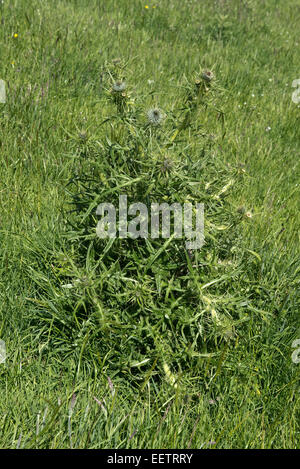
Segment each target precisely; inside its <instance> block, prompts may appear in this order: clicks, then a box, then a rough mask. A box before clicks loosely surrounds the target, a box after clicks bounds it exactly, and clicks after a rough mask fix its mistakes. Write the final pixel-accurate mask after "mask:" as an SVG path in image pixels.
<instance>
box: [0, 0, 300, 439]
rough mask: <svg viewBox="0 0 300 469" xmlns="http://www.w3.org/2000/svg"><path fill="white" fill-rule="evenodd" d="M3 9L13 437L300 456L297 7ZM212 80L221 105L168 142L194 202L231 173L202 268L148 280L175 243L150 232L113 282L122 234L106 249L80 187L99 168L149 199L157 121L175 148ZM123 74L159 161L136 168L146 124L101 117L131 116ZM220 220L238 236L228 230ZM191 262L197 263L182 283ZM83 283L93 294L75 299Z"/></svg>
mask: <svg viewBox="0 0 300 469" xmlns="http://www.w3.org/2000/svg"><path fill="white" fill-rule="evenodd" d="M146 5H147V6H148V7H149V8H145V6H146ZM154 7H155V8H154ZM0 15H1V30H0V52H1V61H0V78H1V79H3V80H5V82H6V90H7V102H6V103H5V104H0V125H1V133H0V152H1V166H0V207H1V215H0V242H1V252H0V269H1V270H0V271H1V278H0V338H1V339H3V340H4V341H5V342H6V347H7V360H6V363H5V364H1V365H0V446H1V447H3V448H15V447H19V448H69V447H73V448H85V447H87V448H200V447H209V448H296V447H299V438H300V435H299V432H300V430H299V365H297V364H294V363H293V362H292V359H291V354H292V348H291V344H292V342H293V340H295V339H297V338H300V328H299V272H300V262H299V220H300V217H299V176H300V172H299V148H300V145H299V142H300V139H299V137H300V134H299V112H300V109H299V105H297V104H296V103H294V102H292V99H291V96H292V92H293V91H294V89H293V88H292V86H291V84H292V81H293V80H295V79H297V78H300V39H299V27H300V6H299V4H298V2H297V1H296V0H285V1H278V0H266V1H258V0H247V1H246V0H245V1H242V2H241V1H235V0H228V1H225V0H223V1H222V0H219V1H214V2H212V1H208V0H203V1H192V0H190V1H184V2H182V1H177V0H172V1H166V0H163V1H161V2H152V1H151V2H147V3H146V2H140V1H137V0H132V1H129V0H123V1H115V0H106V1H105V2H102V1H101V2H100V1H96V0H80V1H79V0H78V1H77V0H61V1H53V0H49V1H41V0H40V1H38V0H32V1H30V2H28V1H25V0H13V1H10V2H6V1H4V2H3V3H1V5H0ZM15 34H17V35H18V36H17V37H14V35H15ZM115 59H120V62H118V63H117V64H115V62H114V61H115ZM203 69H211V70H213V73H214V74H215V76H216V83H217V85H216V89H215V95H214V101H213V103H212V107H211V108H208V110H207V109H206V110H205V109H204V108H200V109H199V112H198V114H197V116H195V118H194V119H195V121H194V122H192V123H191V128H190V129H185V131H184V132H183V133H182V138H181V140H180V141H179V142H178V143H176V142H177V141H175V142H174V145H170V146H169V147H167V150H166V151H168V152H169V153H171V158H172V159H173V160H174V161H175V168H176V171H175V173H174V174H173V175H171V176H170V177H169V179H168V178H166V179H163V180H160V179H155V184H154V186H155V185H156V183H157V191H158V192H157V193H158V194H163V193H164V190H165V191H166V194H168V193H170V194H171V195H172V194H174V193H177V191H178V194H180V196H182V197H184V196H185V192H186V193H187V194H188V193H189V194H190V193H191V192H189V190H187V189H186V187H187V186H188V187H190V186H189V184H190V183H191V182H193V183H197V181H199V184H200V185H201V184H202V186H203V187H202V186H201V187H202V188H201V191H202V192H201V194H203V196H205V197H206V199H207V200H208V204H209V203H210V202H209V200H210V199H211V198H213V195H214V194H215V193H218V192H219V191H220V190H222V188H223V187H226V185H227V184H228V182H229V181H231V185H230V187H229V189H228V190H227V191H226V200H224V205H223V206H222V207H221V206H220V210H219V211H218V210H217V209H215V208H214V207H215V206H214V205H212V206H211V207H212V208H211V212H210V213H208V222H209V223H210V225H208V227H207V230H208V233H207V235H208V238H207V239H208V240H209V242H208V245H207V247H206V248H204V249H203V250H201V251H200V252H199V253H197V254H196V255H195V256H196V260H195V262H196V265H197V268H196V269H195V268H194V267H193V266H191V265H190V264H189V262H188V259H187V257H185V256H184V255H183V254H182V255H181V252H180V249H179V248H178V249H177V248H175V247H170V246H169V247H167V248H166V249H164V250H163V252H162V256H160V257H159V258H157V259H154V262H153V265H152V267H151V269H150V270H149V271H147V272H146V274H147V275H146V274H145V275H144V274H143V273H141V270H140V266H143V259H144V257H145V256H147V254H146V248H148V247H149V252H148V257H149V256H151V255H154V256H155V252H157V250H158V249H159V248H160V247H161V246H163V243H161V244H158V245H157V246H156V245H155V246H152V248H151V246H148V245H147V246H146V244H145V243H144V242H143V241H140V242H139V248H138V249H136V247H135V246H136V245H134V243H125V244H122V243H119V244H117V246H116V247H114V246H112V247H111V248H110V251H109V252H108V254H105V255H106V256H107V257H106V258H105V259H104V261H103V262H102V261H101V262H102V264H101V265H100V264H99V265H100V267H99V266H98V267H97V269H98V268H99V269H100V273H99V271H98V270H97V269H96V268H94V267H93V266H94V265H95V262H96V260H95V259H96V254H97V252H98V253H99V249H100V253H101V249H102V250H103V249H104V248H103V246H105V243H104V244H102V245H101V244H99V245H97V246H96V247H95V245H94V244H93V246H92V248H91V250H93V252H95V253H96V254H95V255H92V254H90V253H91V250H90V251H87V250H86V249H87V248H86V245H85V244H84V242H83V241H82V238H81V237H80V236H81V235H82V232H81V231H80V228H79V227H78V232H77V233H76V228H75V229H74V227H73V229H71V228H70V224H69V222H68V220H69V210H70V206H69V204H70V200H71V198H72V191H73V189H69V186H68V183H69V182H70V180H71V179H72V180H74V178H76V177H78V178H79V181H81V180H82V178H83V176H88V175H90V174H92V173H93V174H94V175H95V174H96V176H97V177H98V178H99V179H100V180H101V183H100V185H99V191H100V189H101V187H100V186H102V185H103V186H107V187H115V186H118V184H122V183H124V181H129V182H130V181H131V182H130V184H132V180H133V179H134V178H135V177H138V176H139V175H142V177H143V181H144V184H145V186H142V187H141V188H140V189H139V190H140V191H141V193H142V192H143V188H144V189H145V187H147V178H148V183H149V184H150V185H151V178H150V177H149V175H151V174H153V173H152V172H151V171H152V167H155V168H156V166H155V165H156V164H157V161H158V160H159V158H160V155H161V154H164V152H165V149H164V148H163V149H162V146H163V143H161V142H162V141H161V140H159V138H158V139H155V138H154V137H153V142H152V141H151V142H150V143H149V142H148V140H147V135H148V134H147V132H146V131H145V132H144V131H143V127H142V126H143V119H144V117H143V113H144V112H145V111H146V110H147V109H148V108H149V107H151V106H159V107H160V108H161V109H162V110H163V111H164V112H165V113H166V115H167V119H166V123H165V124H164V125H165V130H163V137H162V140H163V142H165V141H166V139H168V138H169V137H170V136H171V135H172V133H173V131H174V129H175V128H176V126H177V125H178V119H179V117H178V115H179V114H178V109H181V107H182V105H183V104H182V103H183V102H184V95H185V92H186V90H187V89H188V88H189V86H190V84H193V82H194V80H195V79H196V78H197V77H199V76H200V74H201V71H202V70H203ZM116 70H117V71H116ZM114 72H116V73H118V76H119V77H120V78H124V79H125V80H126V83H127V86H128V92H129V93H130V96H131V99H132V102H133V104H132V108H133V109H134V110H136V113H137V116H138V117H137V121H135V120H134V121H132V122H133V124H132V125H133V126H135V127H134V128H136V129H140V128H141V129H142V130H140V135H141V142H142V143H141V145H142V147H143V149H144V150H143V153H144V160H142V161H140V160H139V161H137V162H135V156H134V155H132V154H130V155H131V156H130V158H132V161H131V160H130V161H128V160H127V159H126V158H127V156H126V155H128V153H126V152H127V146H128V145H129V144H130V142H131V137H130V135H129V136H128V132H129V131H128V129H129V124H128V126H127V127H126V125H127V124H126V125H125V130H124V126H123V123H122V122H123V121H122V120H121V121H118V120H108V121H107V123H105V124H103V121H105V120H106V119H111V116H113V115H115V114H116V110H115V108H114V105H113V104H112V103H111V101H110V100H109V99H108V98H109V87H110V85H111V83H110V81H109V80H110V77H109V73H114ZM148 80H153V83H150V84H149V83H148ZM213 104H215V106H216V108H217V109H221V110H222V112H223V113H224V116H225V117H224V126H222V125H221V122H220V120H217V118H216V116H217V114H216V112H214V110H213ZM116 119H118V118H116ZM139 119H140V122H141V124H140V125H141V127H139V123H138V122H139ZM130 125H131V124H130ZM198 125H199V126H200V127H199V128H200V129H201V132H202V134H203V135H204V136H203V135H202V134H201V135H200V133H199V132H198V130H199V128H198V127H197V126H198ZM269 128H270V129H269ZM126 129H127V130H126ZM267 129H268V130H267ZM82 132H86V133H87V139H86V140H87V141H86V140H85V139H82V138H81V137H80V133H82ZM143 132H144V133H143ZM82 140H84V142H82ZM111 142H113V144H114V147H113V148H114V149H115V148H116V144H117V145H119V147H117V149H116V150H112V143H111ZM115 155H117V156H115ZM122 155H123V156H122ZM120 158H121V160H120ZM122 158H123V159H122ZM153 158H154V160H153ZM190 161H192V163H190ZM189 175H190V179H189ZM153 177H156V176H153ZM101 178H102V179H101ZM126 178H127V179H126ZM157 181H159V182H157ZM133 187H135V186H133ZM151 187H152V186H151ZM205 187H206V188H207V187H212V188H213V189H212V192H209V190H208V192H207V191H206V189H205ZM164 188H165V189H164ZM81 189H82V187H81ZM93 190H94V189H93ZM151 190H153V191H154V190H156V187H153V189H151ZM159 191H160V192H159ZM73 192H74V191H73ZM131 194H132V195H137V194H138V192H137V193H136V192H135V191H134V190H133V191H132V193H131ZM196 195H197V194H196V193H195V197H196ZM199 201H200V202H201V201H202V200H199ZM221 208H222V211H221ZM241 208H242V209H241ZM223 209H224V210H223ZM243 211H246V212H247V211H249V212H251V214H252V218H247V217H245V216H242V215H241V216H240V215H238V214H239V213H243ZM71 217H72V215H71ZM75 221H76V223H77V219H76V218H74V219H73V222H74V223H75ZM94 221H95V220H94ZM95 223H96V222H95ZM211 224H213V225H214V224H215V225H223V224H225V225H228V226H229V229H228V230H227V231H226V230H225V233H223V231H222V233H221V235H220V236H221V237H220V238H218V236H219V234H218V233H219V231H218V230H217V229H215V231H214V227H213V226H212V225H211ZM75 226H77V225H75ZM209 226H210V227H211V231H209ZM91 228H92V227H91V226H90V229H91ZM70 231H71V234H70ZM89 233H90V234H91V233H92V231H90V232H89ZM227 233H228V234H227ZM154 248H155V249H156V250H155V249H154ZM172 249H173V251H172ZM176 249H177V250H176ZM97 250H98V251H97ZM168 250H170V251H168ZM79 252H80V254H79ZM168 253H169V257H168ZM173 255H174V256H175V257H173V259H175V260H174V262H173V264H172V259H171V258H172V256H173ZM89 256H90V257H89ZM110 256H111V257H110ZM176 256H177V257H176ZM84 259H85V261H84ZM123 259H127V260H128V263H126V265H125V264H124V265H122V260H123ZM126 262H127V261H126ZM178 262H180V266H184V265H185V266H186V265H187V264H188V268H187V271H186V272H185V273H184V275H183V274H182V276H181V277H180V276H179V279H178V282H177V280H176V281H175V280H174V279H176V278H177V277H176V275H175V274H174V276H175V277H172V276H169V271H170V272H171V270H172V269H176V268H177V267H178V265H179V264H178V265H177V266H176V265H175V266H174V264H176V263H178ZM143 272H144V271H143ZM174 272H175V270H174ZM122 275H124V277H126V275H127V276H131V279H133V282H129V281H128V282H126V281H125V283H124V281H123V280H122ZM68 278H69V279H70V278H71V280H72V279H74V278H88V281H89V283H88V286H87V288H83V289H82V290H80V291H79V292H77V293H76V294H75V298H73V297H70V295H72V293H70V295H69V292H66V291H65V290H64V289H63V288H61V284H63V283H68V280H67V279H68ZM69 281H70V280H69ZM134 281H137V284H138V287H139V289H138V291H137V290H136V289H135V288H132V284H134ZM213 281H216V282H215V283H212V284H211V285H208V286H206V285H207V284H209V283H210V282H213ZM122 282H123V283H122ZM100 284H101V285H100ZM204 286H205V288H204V290H202V287H204ZM99 289H100V290H99ZM186 289H187V291H188V292H190V295H191V296H190V297H189V298H187V297H186V296H187V295H185V291H186ZM99 291H100V293H99ZM199 291H200V293H199ZM203 291H204V293H203ZM100 303H101V307H100V306H99V304H100ZM97 308H98V310H97ZM212 309H214V310H216V311H217V312H219V314H220V316H219V317H220V318H221V320H220V322H219V323H217V324H216V323H212V321H209V319H207V314H210V313H211V310H212ZM100 310H101V314H102V316H101V318H100V319H99V315H98V316H97V311H100ZM172 315H173V316H172ZM202 315H203V316H202ZM183 316H184V318H183ZM131 317H132V320H131ZM148 317H150V320H149V321H148V319H147V318H148ZM170 317H171V319H170ZM173 317H174V319H173ZM202 317H205V318H206V321H208V323H206V322H205V323H204V326H203V325H202V324H201V321H202V319H201V318H202ZM70 318H72V321H71V319H70ZM203 320H204V319H203ZM151 321H152V322H151ZM198 323H199V324H198ZM207 324H208V325H207ZM202 326H203V327H204V329H205V331H206V332H205V333H204V332H203V328H202ZM206 327H207V328H208V329H207V330H206ZM186 328H187V329H188V336H187V337H186V334H185V331H186ZM228 330H230V332H232V331H233V332H232V334H231V333H230V335H231V338H230V340H229V339H228ZM151 344H152V348H151ZM153 344H154V345H153ZM166 365H167V366H168V367H169V370H170V373H169V372H168V371H167V372H166V370H167V368H166ZM108 378H109V379H108ZM174 380H175V381H174ZM174 382H176V384H175V385H174ZM72 395H73V396H74V395H75V396H76V402H75V405H74V401H75V398H74V397H73V401H72Z"/></svg>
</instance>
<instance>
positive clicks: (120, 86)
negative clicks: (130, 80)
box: [113, 81, 126, 93]
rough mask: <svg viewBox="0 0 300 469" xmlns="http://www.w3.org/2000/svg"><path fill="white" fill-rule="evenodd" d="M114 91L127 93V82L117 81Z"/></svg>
mask: <svg viewBox="0 0 300 469" xmlns="http://www.w3.org/2000/svg"><path fill="white" fill-rule="evenodd" d="M113 90H114V91H116V92H117V93H120V92H121V91H125V90H126V83H125V81H116V82H115V83H114V84H113Z"/></svg>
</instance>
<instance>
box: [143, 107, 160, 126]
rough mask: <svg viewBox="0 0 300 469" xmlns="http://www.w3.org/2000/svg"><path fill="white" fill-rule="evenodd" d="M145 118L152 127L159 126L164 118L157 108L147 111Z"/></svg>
mask: <svg viewBox="0 0 300 469" xmlns="http://www.w3.org/2000/svg"><path fill="white" fill-rule="evenodd" d="M147 117H148V121H149V123H150V124H152V125H159V124H160V123H161V122H162V120H163V118H164V116H163V114H162V112H161V110H160V109H158V108H153V109H149V111H148V112H147Z"/></svg>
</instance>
